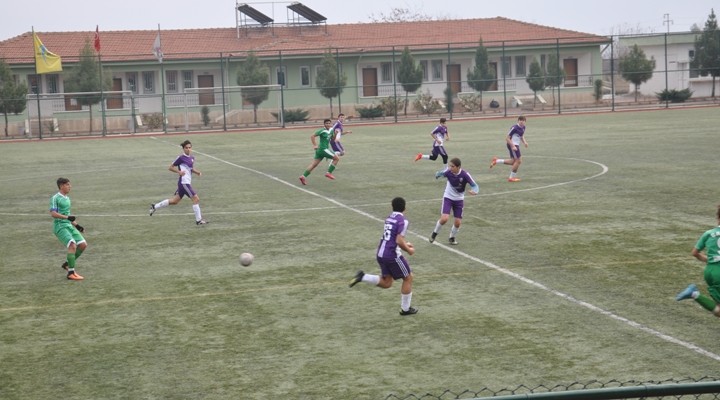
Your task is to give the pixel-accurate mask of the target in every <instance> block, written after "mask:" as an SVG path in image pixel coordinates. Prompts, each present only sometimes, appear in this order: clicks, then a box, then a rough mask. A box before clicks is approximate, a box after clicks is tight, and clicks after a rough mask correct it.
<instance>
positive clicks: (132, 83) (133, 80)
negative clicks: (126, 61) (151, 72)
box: [125, 72, 138, 94]
mask: <svg viewBox="0 0 720 400" xmlns="http://www.w3.org/2000/svg"><path fill="white" fill-rule="evenodd" d="M125 78H126V79H127V87H128V90H130V91H131V92H132V93H133V94H137V93H138V86H137V72H128V73H127V74H126V75H125Z"/></svg>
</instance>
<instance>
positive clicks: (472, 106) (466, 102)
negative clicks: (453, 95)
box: [458, 94, 482, 112]
mask: <svg viewBox="0 0 720 400" xmlns="http://www.w3.org/2000/svg"><path fill="white" fill-rule="evenodd" d="M458 105H459V106H460V108H462V110H463V111H468V112H473V111H480V110H482V98H481V97H480V96H478V95H476V94H471V95H467V96H458Z"/></svg>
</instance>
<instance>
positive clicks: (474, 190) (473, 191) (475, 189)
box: [468, 181, 480, 196]
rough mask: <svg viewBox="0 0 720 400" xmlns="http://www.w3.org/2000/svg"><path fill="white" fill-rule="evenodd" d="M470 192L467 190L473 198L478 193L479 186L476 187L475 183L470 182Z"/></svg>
mask: <svg viewBox="0 0 720 400" xmlns="http://www.w3.org/2000/svg"><path fill="white" fill-rule="evenodd" d="M469 184H470V190H468V193H470V194H471V195H473V196H475V195H476V194H478V193H480V186H478V184H477V182H475V181H470V182H469Z"/></svg>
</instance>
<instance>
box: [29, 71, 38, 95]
mask: <svg viewBox="0 0 720 400" xmlns="http://www.w3.org/2000/svg"><path fill="white" fill-rule="evenodd" d="M39 76H40V75H28V77H27V80H28V89H30V93H32V94H38V93H39V91H38V77H39Z"/></svg>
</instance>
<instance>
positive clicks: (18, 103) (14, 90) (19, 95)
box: [0, 59, 28, 136]
mask: <svg viewBox="0 0 720 400" xmlns="http://www.w3.org/2000/svg"><path fill="white" fill-rule="evenodd" d="M27 91H28V88H27V85H26V84H25V83H20V84H17V83H15V79H13V76H12V71H11V70H10V66H9V65H8V64H7V63H6V62H5V60H2V59H0V112H2V113H3V114H4V115H5V136H8V114H9V113H12V114H15V115H17V114H20V113H21V112H23V111H25V107H26V105H27V100H26V99H25V95H26V94H27Z"/></svg>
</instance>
